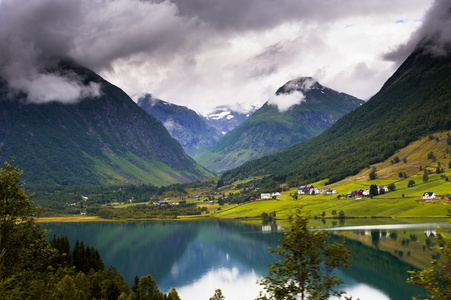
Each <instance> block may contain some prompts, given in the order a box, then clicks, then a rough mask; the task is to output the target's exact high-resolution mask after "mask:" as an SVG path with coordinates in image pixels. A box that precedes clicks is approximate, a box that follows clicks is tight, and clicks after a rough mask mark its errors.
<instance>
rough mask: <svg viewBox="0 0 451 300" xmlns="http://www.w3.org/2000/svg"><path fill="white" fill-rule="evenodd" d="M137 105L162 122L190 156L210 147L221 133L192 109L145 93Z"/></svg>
mask: <svg viewBox="0 0 451 300" xmlns="http://www.w3.org/2000/svg"><path fill="white" fill-rule="evenodd" d="M138 106H139V107H141V108H142V109H144V110H145V111H146V112H148V113H149V114H151V115H153V116H154V117H156V118H157V119H158V120H160V121H161V122H163V125H164V126H165V127H166V129H167V130H168V131H169V133H170V134H171V136H172V137H173V138H175V139H176V140H177V141H178V142H179V143H180V144H181V145H182V147H183V149H184V150H185V152H186V153H187V154H189V155H190V156H196V155H199V154H201V153H203V152H205V150H207V149H210V148H211V147H212V146H213V145H214V144H215V143H216V142H217V141H218V140H219V139H220V138H221V137H222V134H221V133H220V132H219V131H218V130H217V129H216V128H215V127H213V126H211V125H209V124H207V121H206V120H205V119H204V118H203V117H201V116H200V115H198V114H197V113H196V112H195V111H194V110H191V109H189V108H187V107H186V106H179V105H175V104H172V103H169V102H165V101H163V100H160V99H156V98H153V97H152V95H150V94H146V95H144V96H142V97H140V98H139V99H138Z"/></svg>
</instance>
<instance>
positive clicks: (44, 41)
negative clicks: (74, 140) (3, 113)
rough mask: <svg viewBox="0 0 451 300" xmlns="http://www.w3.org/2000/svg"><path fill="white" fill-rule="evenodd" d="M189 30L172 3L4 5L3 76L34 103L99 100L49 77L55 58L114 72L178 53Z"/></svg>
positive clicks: (13, 0) (66, 79) (0, 17)
mask: <svg viewBox="0 0 451 300" xmlns="http://www.w3.org/2000/svg"><path fill="white" fill-rule="evenodd" d="M190 24H191V22H190V21H189V20H186V19H183V18H180V17H178V16H177V8H176V7H175V6H174V5H173V4H170V3H169V2H164V3H161V4H152V3H144V2H140V1H125V0H117V1H102V0H93V1H87V0H80V1H58V0H28V1H21V0H19V1H18V0H3V1H1V2H0V45H1V46H0V76H1V77H3V78H4V79H6V80H7V81H8V82H9V84H10V86H11V87H12V88H14V89H17V90H22V91H24V92H26V93H27V94H28V98H29V100H31V101H35V102H40V101H45V102H47V101H62V102H73V101H76V100H77V99H78V98H80V97H83V96H86V95H88V96H89V95H97V94H98V87H95V86H87V87H84V86H82V85H81V83H79V82H78V80H76V78H74V77H73V76H60V75H58V74H48V73H47V72H46V69H48V67H49V65H50V64H51V63H52V62H54V59H55V58H62V57H72V58H74V59H75V60H76V61H78V62H79V63H82V64H84V65H86V66H88V67H90V68H93V69H94V70H101V69H105V68H109V67H110V66H111V63H112V62H113V61H115V60H117V59H126V58H127V57H129V56H131V55H134V54H137V53H141V52H154V51H158V50H160V49H164V48H176V47H177V46H178V45H179V44H180V43H183V40H184V38H185V36H184V34H187V32H188V30H189V27H190ZM66 90H67V91H68V92H65V91H66Z"/></svg>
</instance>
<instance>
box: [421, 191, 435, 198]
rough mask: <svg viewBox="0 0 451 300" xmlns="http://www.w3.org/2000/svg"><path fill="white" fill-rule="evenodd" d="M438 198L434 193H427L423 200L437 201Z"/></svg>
mask: <svg viewBox="0 0 451 300" xmlns="http://www.w3.org/2000/svg"><path fill="white" fill-rule="evenodd" d="M435 198H437V196H436V195H435V193H434V192H426V193H424V194H423V199H435Z"/></svg>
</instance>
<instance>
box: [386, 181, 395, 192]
mask: <svg viewBox="0 0 451 300" xmlns="http://www.w3.org/2000/svg"><path fill="white" fill-rule="evenodd" d="M387 188H388V190H389V191H391V192H393V191H395V190H396V185H395V183H393V182H392V183H390V184H389V185H388V186H387Z"/></svg>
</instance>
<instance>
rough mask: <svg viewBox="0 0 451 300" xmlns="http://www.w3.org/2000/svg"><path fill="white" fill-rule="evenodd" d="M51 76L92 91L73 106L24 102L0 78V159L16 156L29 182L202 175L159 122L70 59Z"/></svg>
mask: <svg viewBox="0 0 451 300" xmlns="http://www.w3.org/2000/svg"><path fill="white" fill-rule="evenodd" d="M49 72H50V73H51V74H57V75H58V76H62V77H64V78H65V77H75V78H78V79H80V81H81V83H80V84H82V85H85V86H89V85H98V86H99V89H100V93H99V96H97V97H85V98H83V99H80V101H79V102H77V103H69V104H63V103H61V102H48V103H35V102H34V103H29V101H28V100H27V96H26V95H24V94H17V93H13V92H12V91H11V90H10V89H9V86H8V83H7V82H6V81H4V80H1V79H0V158H2V159H3V160H7V159H9V158H10V157H11V156H14V157H15V158H16V162H17V163H18V164H20V165H21V167H22V168H23V170H24V171H25V175H24V179H25V180H26V181H27V182H28V183H33V184H49V185H53V184H58V185H76V184H77V185H78V184H88V185H92V184H111V183H143V182H144V183H153V184H156V185H166V184H170V183H177V182H189V181H194V180H199V179H203V178H206V177H208V176H209V175H210V174H209V172H208V171H206V170H205V169H203V168H202V167H200V166H198V165H197V164H196V163H195V162H194V160H193V159H191V158H190V157H189V156H188V155H186V154H185V152H184V151H183V149H182V147H181V146H180V144H179V143H178V142H177V141H176V140H175V139H173V138H172V137H171V136H170V135H169V133H168V131H167V130H166V129H165V128H164V126H163V124H162V123H161V122H160V121H158V120H157V119H155V118H154V117H153V116H151V115H149V114H147V113H146V112H144V111H143V110H142V109H140V108H139V107H138V106H137V105H136V103H134V102H133V100H131V99H130V97H129V96H128V95H127V94H125V93H124V92H123V91H122V90H121V89H119V88H118V87H116V86H114V85H112V84H110V83H109V82H107V81H105V80H104V79H102V78H101V77H100V76H98V75H97V74H95V73H94V72H92V71H90V70H89V69H87V68H84V67H82V66H80V65H78V64H76V63H75V62H73V61H61V62H59V63H58V64H56V65H54V66H52V67H51V68H49Z"/></svg>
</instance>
